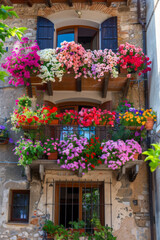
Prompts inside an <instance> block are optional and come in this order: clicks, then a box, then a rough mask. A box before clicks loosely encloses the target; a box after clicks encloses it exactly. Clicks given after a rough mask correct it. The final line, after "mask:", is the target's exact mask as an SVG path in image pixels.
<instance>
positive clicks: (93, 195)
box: [82, 188, 100, 232]
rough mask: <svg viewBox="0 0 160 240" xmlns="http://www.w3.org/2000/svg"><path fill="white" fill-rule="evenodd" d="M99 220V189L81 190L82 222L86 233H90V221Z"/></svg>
mask: <svg viewBox="0 0 160 240" xmlns="http://www.w3.org/2000/svg"><path fill="white" fill-rule="evenodd" d="M93 218H98V219H100V191H99V188H83V189H82V220H83V221H84V222H85V223H86V231H87V232H91V231H92V225H91V220H92V219H93Z"/></svg>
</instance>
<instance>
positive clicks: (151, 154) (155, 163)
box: [142, 143, 160, 172]
mask: <svg viewBox="0 0 160 240" xmlns="http://www.w3.org/2000/svg"><path fill="white" fill-rule="evenodd" d="M151 145H152V146H153V147H154V149H152V148H149V149H148V150H147V151H145V152H143V153H142V154H144V155H148V157H146V158H145V160H144V161H150V163H149V166H150V170H151V172H154V171H155V170H156V168H157V167H159V166H160V144H159V143H156V144H151Z"/></svg>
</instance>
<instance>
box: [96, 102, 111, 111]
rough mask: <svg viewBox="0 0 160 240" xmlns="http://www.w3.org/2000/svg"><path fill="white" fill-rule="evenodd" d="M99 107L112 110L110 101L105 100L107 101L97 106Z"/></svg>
mask: <svg viewBox="0 0 160 240" xmlns="http://www.w3.org/2000/svg"><path fill="white" fill-rule="evenodd" d="M99 108H100V109H102V110H105V109H107V110H108V111H112V101H107V102H104V103H102V104H101V105H100V106H99Z"/></svg>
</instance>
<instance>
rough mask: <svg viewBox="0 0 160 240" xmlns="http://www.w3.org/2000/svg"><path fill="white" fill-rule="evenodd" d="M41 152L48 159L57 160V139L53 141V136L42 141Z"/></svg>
mask: <svg viewBox="0 0 160 240" xmlns="http://www.w3.org/2000/svg"><path fill="white" fill-rule="evenodd" d="M43 149H44V151H43V153H44V154H46V155H47V157H48V159H49V160H57V159H58V151H57V149H58V141H54V139H53V138H51V139H46V141H45V142H44V143H43Z"/></svg>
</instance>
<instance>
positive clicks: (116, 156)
mask: <svg viewBox="0 0 160 240" xmlns="http://www.w3.org/2000/svg"><path fill="white" fill-rule="evenodd" d="M101 145H102V155H101V159H102V160H103V161H104V164H106V165H107V167H108V168H112V169H113V170H116V169H118V168H120V167H121V166H123V165H124V164H125V163H126V162H128V161H134V154H136V153H138V154H141V153H142V148H141V146H140V145H139V143H138V142H136V141H135V140H133V139H131V140H126V141H125V142H124V141H122V140H118V141H113V140H109V141H107V142H104V143H102V144H101Z"/></svg>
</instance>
